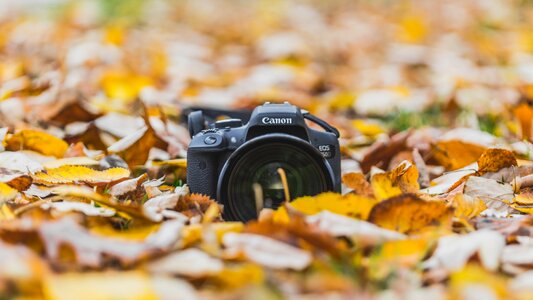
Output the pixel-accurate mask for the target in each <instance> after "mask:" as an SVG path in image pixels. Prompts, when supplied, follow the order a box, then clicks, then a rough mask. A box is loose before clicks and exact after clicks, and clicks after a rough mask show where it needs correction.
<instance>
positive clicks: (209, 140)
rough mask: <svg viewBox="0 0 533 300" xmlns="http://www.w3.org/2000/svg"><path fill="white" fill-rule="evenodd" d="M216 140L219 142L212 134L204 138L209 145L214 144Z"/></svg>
mask: <svg viewBox="0 0 533 300" xmlns="http://www.w3.org/2000/svg"><path fill="white" fill-rule="evenodd" d="M216 142H217V138H216V137H214V136H212V135H210V136H208V137H206V138H205V139H204V143H205V144H207V145H213V144H214V143H216Z"/></svg>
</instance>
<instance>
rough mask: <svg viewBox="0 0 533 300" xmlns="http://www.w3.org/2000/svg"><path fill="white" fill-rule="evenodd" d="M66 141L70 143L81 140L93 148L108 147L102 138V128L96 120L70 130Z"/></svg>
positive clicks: (101, 148)
mask: <svg viewBox="0 0 533 300" xmlns="http://www.w3.org/2000/svg"><path fill="white" fill-rule="evenodd" d="M68 128H69V127H67V129H68ZM65 141H67V142H68V143H69V144H75V143H80V142H81V143H83V145H85V146H87V148H89V149H92V150H105V149H106V148H107V146H106V144H105V143H104V141H103V140H102V136H101V132H100V129H99V128H98V127H97V126H96V124H95V123H94V122H90V123H87V124H82V125H78V128H75V129H74V130H71V131H68V132H67V134H66V136H65Z"/></svg>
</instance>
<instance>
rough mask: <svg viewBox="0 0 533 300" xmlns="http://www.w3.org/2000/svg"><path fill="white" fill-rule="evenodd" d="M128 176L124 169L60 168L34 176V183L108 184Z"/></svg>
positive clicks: (128, 173)
mask: <svg viewBox="0 0 533 300" xmlns="http://www.w3.org/2000/svg"><path fill="white" fill-rule="evenodd" d="M129 176H130V171H129V170H127V169H124V168H111V169H106V170H103V171H97V170H93V169H90V168H87V167H83V166H62V167H59V168H55V169H49V170H46V171H42V172H38V173H36V174H34V175H33V176H32V177H33V180H34V182H35V183H39V184H44V185H54V184H65V183H78V182H80V183H81V182H84V183H89V184H108V183H111V182H115V181H119V180H123V179H125V178H128V177H129Z"/></svg>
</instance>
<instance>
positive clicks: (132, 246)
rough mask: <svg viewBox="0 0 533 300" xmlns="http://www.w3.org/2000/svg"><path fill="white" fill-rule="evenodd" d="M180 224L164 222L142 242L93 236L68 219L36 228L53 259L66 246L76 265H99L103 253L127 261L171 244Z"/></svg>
mask: <svg viewBox="0 0 533 300" xmlns="http://www.w3.org/2000/svg"><path fill="white" fill-rule="evenodd" d="M182 228H183V223H182V222H180V221H168V222H164V223H162V224H161V227H160V228H159V230H158V231H157V232H155V233H153V234H151V235H150V236H148V237H147V238H146V240H144V241H143V242H130V241H121V240H116V239H113V238H110V237H101V236H96V235H93V234H91V233H90V232H88V231H87V230H86V229H85V228H84V227H82V226H80V225H79V224H77V223H76V222H74V221H73V220H72V219H70V218H63V219H60V220H58V221H52V222H44V223H42V224H41V225H40V227H39V228H38V229H37V230H38V232H39V235H40V237H41V239H42V241H43V244H44V246H45V249H46V255H47V256H48V257H49V258H50V259H51V260H53V261H61V251H60V247H61V246H65V245H68V246H69V247H71V248H72V250H73V251H74V253H75V254H76V262H77V263H78V264H79V265H84V266H90V267H100V266H102V264H103V261H104V255H105V256H107V257H112V258H114V259H117V260H118V261H120V262H121V263H123V264H131V263H133V262H135V261H137V260H138V259H141V258H143V257H146V256H148V255H150V254H153V253H156V252H158V251H162V250H166V249H169V248H170V247H172V245H174V244H175V243H176V242H177V241H178V239H179V236H180V232H181V230H182Z"/></svg>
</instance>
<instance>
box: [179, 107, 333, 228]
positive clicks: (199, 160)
mask: <svg viewBox="0 0 533 300" xmlns="http://www.w3.org/2000/svg"><path fill="white" fill-rule="evenodd" d="M225 115H231V113H226V114H225ZM306 121H307V122H310V123H314V125H313V127H314V128H311V127H310V126H307V124H306ZM188 125H189V132H190V134H191V137H192V140H191V143H190V145H189V148H188V150H187V184H188V185H189V188H190V190H191V192H192V193H199V194H205V195H208V196H210V197H211V198H213V199H216V200H217V201H218V202H219V203H221V204H222V205H223V207H224V212H223V217H224V219H226V220H239V221H248V220H251V219H255V218H257V216H258V214H259V211H260V210H261V209H263V208H272V209H276V208H277V207H278V206H279V205H281V204H282V203H283V202H284V201H287V200H293V199H295V198H298V197H301V196H314V195H317V194H319V193H322V192H326V191H337V192H340V189H341V179H340V177H341V176H340V149H339V141H338V138H339V132H338V131H337V129H335V128H334V127H332V126H331V125H329V124H328V123H326V122H325V121H323V120H322V119H319V118H318V117H316V116H314V115H312V114H310V113H308V112H307V111H304V110H301V109H300V108H298V107H296V106H294V105H291V104H289V103H287V102H285V103H283V104H271V103H265V104H263V105H261V106H258V107H256V108H255V109H254V110H253V112H252V114H251V116H249V120H248V122H247V123H246V124H243V120H242V119H236V118H230V119H222V120H218V121H214V122H213V123H211V124H207V122H206V121H205V117H204V113H203V112H202V111H201V110H198V111H193V112H192V113H190V114H189V116H188ZM315 128H316V129H315Z"/></svg>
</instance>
